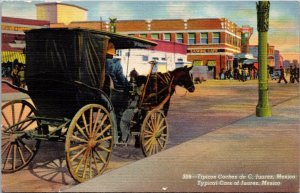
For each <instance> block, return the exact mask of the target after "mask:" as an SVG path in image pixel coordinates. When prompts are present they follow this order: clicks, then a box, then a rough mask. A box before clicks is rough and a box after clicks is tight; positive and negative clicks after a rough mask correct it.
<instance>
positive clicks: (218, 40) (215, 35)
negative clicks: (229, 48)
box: [212, 32, 220, 44]
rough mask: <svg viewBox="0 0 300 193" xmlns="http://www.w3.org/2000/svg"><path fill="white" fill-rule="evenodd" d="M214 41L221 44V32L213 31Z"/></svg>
mask: <svg viewBox="0 0 300 193" xmlns="http://www.w3.org/2000/svg"><path fill="white" fill-rule="evenodd" d="M212 43H214V44H219V43H220V33H219V32H214V33H213V39H212Z"/></svg>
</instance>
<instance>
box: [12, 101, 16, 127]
mask: <svg viewBox="0 0 300 193" xmlns="http://www.w3.org/2000/svg"><path fill="white" fill-rule="evenodd" d="M11 114H12V120H13V125H15V124H16V118H15V105H14V104H12V105H11Z"/></svg>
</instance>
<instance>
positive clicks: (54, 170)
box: [2, 81, 299, 192]
mask: <svg viewBox="0 0 300 193" xmlns="http://www.w3.org/2000/svg"><path fill="white" fill-rule="evenodd" d="M196 87H197V89H196V92H195V93H188V94H186V95H185V92H184V91H183V90H181V89H178V90H177V92H176V94H175V95H174V97H173V99H172V104H171V108H170V112H169V115H168V122H169V126H170V138H169V140H170V141H169V144H168V148H172V147H174V146H176V145H178V144H181V143H183V142H186V141H189V140H191V139H195V138H197V137H200V136H202V135H204V134H206V133H209V132H212V131H215V130H218V129H219V128H221V127H224V126H226V125H230V124H232V123H234V122H236V121H239V120H241V119H243V118H245V117H248V116H250V115H252V114H254V113H255V107H256V104H257V82H256V81H248V82H238V81H207V82H204V83H203V84H199V85H197V86H196ZM269 94H270V103H271V105H272V106H276V105H277V104H280V103H282V102H284V101H286V100H288V99H291V98H293V97H296V96H298V95H299V85H298V84H287V85H285V84H277V83H275V81H274V82H271V83H270V90H269ZM143 158H144V157H143V155H142V152H141V150H140V149H135V148H134V147H132V146H129V147H122V148H120V147H116V148H114V152H113V156H112V159H111V162H110V164H109V167H108V169H107V171H106V172H110V171H112V170H114V169H116V168H119V167H122V166H124V165H127V164H129V163H132V162H135V161H136V160H140V159H143ZM2 178H3V183H2V185H3V190H4V191H54V192H57V191H58V190H63V189H67V188H69V187H72V186H73V185H74V184H75V183H74V181H73V180H72V178H71V177H70V176H69V174H68V171H67V168H66V166H65V162H64V144H61V143H51V142H43V143H42V144H41V148H40V150H39V152H38V154H37V156H36V157H35V159H34V160H33V161H32V163H30V165H29V166H28V167H27V168H25V169H23V170H22V171H19V172H16V173H13V174H5V175H3V177H2Z"/></svg>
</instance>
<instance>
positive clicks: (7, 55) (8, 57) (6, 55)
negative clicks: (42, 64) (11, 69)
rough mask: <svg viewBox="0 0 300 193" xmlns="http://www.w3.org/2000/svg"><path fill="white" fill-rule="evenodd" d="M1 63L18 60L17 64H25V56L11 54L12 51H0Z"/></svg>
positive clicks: (17, 53) (16, 53) (18, 53)
mask: <svg viewBox="0 0 300 193" xmlns="http://www.w3.org/2000/svg"><path fill="white" fill-rule="evenodd" d="M1 56H2V61H1V62H2V63H7V62H14V60H15V59H18V61H19V63H22V64H25V62H26V60H25V54H23V53H22V52H13V51H2V52H1Z"/></svg>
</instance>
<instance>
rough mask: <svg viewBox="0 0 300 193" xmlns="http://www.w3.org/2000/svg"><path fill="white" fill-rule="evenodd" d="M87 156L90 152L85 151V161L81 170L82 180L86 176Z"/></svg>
mask: <svg viewBox="0 0 300 193" xmlns="http://www.w3.org/2000/svg"><path fill="white" fill-rule="evenodd" d="M89 154H90V150H87V151H86V154H85V160H84V168H83V174H82V177H83V178H85V175H86V169H87V164H88V157H89Z"/></svg>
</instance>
